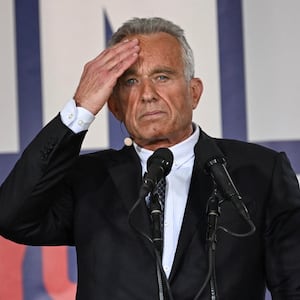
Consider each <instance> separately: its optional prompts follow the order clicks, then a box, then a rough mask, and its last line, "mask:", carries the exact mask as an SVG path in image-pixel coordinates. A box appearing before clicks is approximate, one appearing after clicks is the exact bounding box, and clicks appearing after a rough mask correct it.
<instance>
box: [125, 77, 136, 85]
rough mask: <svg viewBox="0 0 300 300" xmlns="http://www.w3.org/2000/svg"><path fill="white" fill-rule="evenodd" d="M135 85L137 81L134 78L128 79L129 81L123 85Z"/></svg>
mask: <svg viewBox="0 0 300 300" xmlns="http://www.w3.org/2000/svg"><path fill="white" fill-rule="evenodd" d="M136 83H137V80H136V79H135V78H129V79H126V80H125V85H127V86H132V85H134V84H136Z"/></svg>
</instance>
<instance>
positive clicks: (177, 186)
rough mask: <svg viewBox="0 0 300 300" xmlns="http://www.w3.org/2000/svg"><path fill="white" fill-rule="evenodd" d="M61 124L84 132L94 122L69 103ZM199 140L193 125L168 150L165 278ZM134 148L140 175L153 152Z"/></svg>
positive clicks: (80, 109)
mask: <svg viewBox="0 0 300 300" xmlns="http://www.w3.org/2000/svg"><path fill="white" fill-rule="evenodd" d="M60 115H61V119H62V122H63V123H64V124H65V125H66V126H68V127H69V128H70V129H71V130H72V131H73V132H74V133H79V132H80V131H83V130H87V129H88V127H89V125H90V124H91V123H92V121H93V120H94V118H95V117H94V115H93V114H92V113H91V112H89V111H88V110H86V109H84V108H82V107H76V104H75V101H74V100H70V101H69V102H68V103H67V104H66V105H65V107H64V108H63V109H62V111H61V112H60ZM198 138H199V128H198V126H194V132H193V134H192V135H191V136H190V137H189V138H187V139H186V140H184V141H182V142H181V143H179V144H177V145H175V146H173V147H170V148H169V149H170V150H171V151H172V153H173V155H174V162H173V166H172V169H171V172H170V173H169V174H168V176H167V177H166V195H165V197H166V198H165V207H164V214H165V215H164V242H163V258H162V265H163V268H164V271H165V273H166V275H167V277H168V276H169V275H170V272H171V268H172V264H173V260H174V256H175V252H176V248H177V243H178V238H179V233H180V230H181V225H182V220H183V215H184V211H185V207H186V202H187V197H188V192H189V187H190V182H191V177H192V170H193V165H194V159H195V154H194V146H195V144H196V143H197V141H198ZM134 148H135V150H136V152H137V154H138V156H139V158H140V161H141V165H142V174H144V173H145V172H146V171H147V160H148V158H149V157H150V156H151V155H152V154H153V151H150V150H147V149H144V148H141V147H139V146H138V145H136V144H135V143H134Z"/></svg>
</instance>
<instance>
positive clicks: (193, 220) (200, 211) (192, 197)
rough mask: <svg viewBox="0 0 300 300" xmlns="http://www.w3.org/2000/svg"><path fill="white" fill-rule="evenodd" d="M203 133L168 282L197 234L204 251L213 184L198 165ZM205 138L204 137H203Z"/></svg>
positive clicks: (196, 147)
mask: <svg viewBox="0 0 300 300" xmlns="http://www.w3.org/2000/svg"><path fill="white" fill-rule="evenodd" d="M203 138H204V133H203V132H201V135H200V139H199V141H198V143H197V144H196V146H195V149H194V150H195V163H194V168H193V174H192V180H191V185H190V190H189V195H188V200H187V205H186V209H185V213H184V218H183V223H182V227H181V231H180V235H179V240H178V245H177V250H176V254H175V258H174V262H173V266H172V271H171V274H170V277H169V280H170V281H172V279H173V278H174V275H175V274H176V271H177V270H178V267H179V264H180V261H181V259H182V256H183V255H184V253H186V249H187V247H188V246H189V244H190V243H191V241H192V238H193V237H194V236H195V234H196V232H198V237H199V238H200V239H201V244H203V250H204V249H205V242H206V240H205V239H206V224H207V217H206V205H207V200H208V198H209V197H210V195H211V193H212V191H213V182H212V180H211V178H210V177H209V176H208V175H207V174H206V173H205V172H204V170H203V168H202V167H201V166H200V164H199V155H201V154H200V149H201V141H202V139H203ZM205 138H206V137H205Z"/></svg>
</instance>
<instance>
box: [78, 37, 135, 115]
mask: <svg viewBox="0 0 300 300" xmlns="http://www.w3.org/2000/svg"><path fill="white" fill-rule="evenodd" d="M139 50H140V47H139V45H138V40H137V39H133V40H126V41H123V42H121V43H118V44H116V45H114V46H113V47H110V48H107V49H106V50H104V51H103V52H102V53H100V54H99V55H98V56H97V57H96V58H95V59H93V60H92V61H90V62H88V63H87V64H86V65H85V67H84V71H83V73H82V76H81V79H80V82H79V85H78V88H77V90H76V93H75V96H74V99H75V100H76V103H77V105H78V106H82V107H85V108H86V109H88V110H89V111H91V112H92V113H93V114H96V113H97V112H98V111H99V110H100V109H101V108H102V107H103V106H104V104H105V103H106V102H107V100H108V98H109V97H110V95H111V93H112V90H113V88H114V86H115V85H116V82H117V80H118V78H119V77H120V76H121V75H122V74H123V73H124V72H125V71H126V70H127V69H128V68H129V67H130V66H131V65H132V64H133V63H134V62H135V61H136V60H137V58H138V53H139Z"/></svg>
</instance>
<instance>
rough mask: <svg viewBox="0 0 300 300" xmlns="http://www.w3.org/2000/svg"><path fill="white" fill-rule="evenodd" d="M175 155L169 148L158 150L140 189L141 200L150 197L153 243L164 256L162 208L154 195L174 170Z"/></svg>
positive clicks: (149, 164)
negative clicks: (156, 188)
mask: <svg viewBox="0 0 300 300" xmlns="http://www.w3.org/2000/svg"><path fill="white" fill-rule="evenodd" d="M173 159H174V158H173V154H172V152H171V151H170V150H169V149H167V148H159V149H157V150H156V151H155V152H154V153H153V154H152V155H151V156H150V157H149V158H148V161H147V171H148V172H146V173H145V175H144V178H143V183H142V186H141V188H140V194H139V199H145V197H146V196H147V195H148V194H149V193H151V195H150V204H149V208H150V214H151V219H152V241H153V244H154V246H155V249H156V250H157V251H158V253H159V255H160V256H161V255H162V227H161V214H162V207H161V203H160V202H159V199H158V195H152V192H153V190H154V188H155V187H156V185H157V183H158V182H159V181H160V180H161V179H162V178H163V177H166V176H167V175H168V174H169V173H170V171H171V168H172V164H173Z"/></svg>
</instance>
